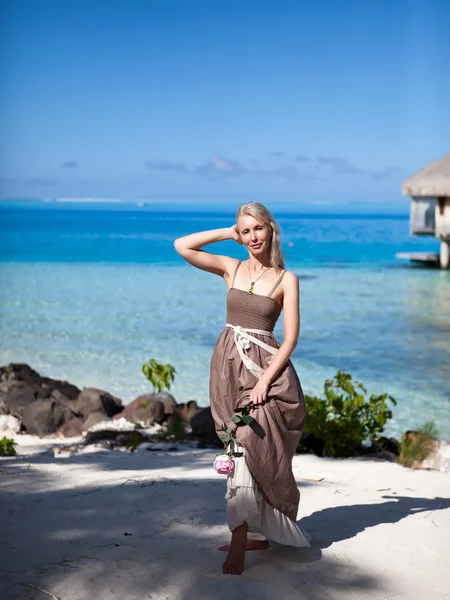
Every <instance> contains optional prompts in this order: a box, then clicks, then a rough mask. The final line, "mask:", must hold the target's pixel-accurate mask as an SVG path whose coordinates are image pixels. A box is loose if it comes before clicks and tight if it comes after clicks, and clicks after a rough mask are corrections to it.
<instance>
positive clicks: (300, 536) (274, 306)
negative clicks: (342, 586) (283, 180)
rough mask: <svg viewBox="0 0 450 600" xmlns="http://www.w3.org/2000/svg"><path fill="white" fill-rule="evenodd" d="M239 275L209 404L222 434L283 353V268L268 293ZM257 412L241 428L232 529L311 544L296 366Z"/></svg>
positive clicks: (231, 491) (214, 363)
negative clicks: (304, 509) (299, 463)
mask: <svg viewBox="0 0 450 600" xmlns="http://www.w3.org/2000/svg"><path fill="white" fill-rule="evenodd" d="M239 264H240V263H239ZM239 264H238V266H237V268H236V272H237V270H238V268H239ZM236 272H235V274H234V277H233V282H232V284H231V288H230V290H229V292H228V295H227V325H226V327H225V328H224V330H223V331H222V332H221V334H220V335H219V338H218V340H217V343H216V345H215V348H214V351H213V355H212V359H211V372H210V403H211V412H212V416H213V419H214V422H215V427H216V431H217V433H220V432H221V430H222V425H223V424H226V425H228V426H229V427H234V424H233V423H232V421H231V419H232V417H233V416H234V414H235V413H234V409H236V408H239V407H242V406H244V405H246V404H248V402H249V396H250V392H251V391H252V389H253V388H254V387H255V385H256V383H257V381H258V377H260V375H261V373H262V371H263V370H264V369H265V368H267V366H268V364H269V363H270V360H271V359H272V356H273V353H274V352H275V351H276V350H277V349H278V348H279V343H278V342H277V341H276V339H275V338H274V337H273V333H272V332H273V329H274V327H275V324H276V322H277V320H278V318H279V316H280V314H281V306H280V305H279V303H278V302H277V301H276V300H274V299H273V298H272V295H273V292H274V291H275V289H276V288H277V287H278V285H279V283H280V281H281V279H282V277H283V275H284V273H285V271H283V273H282V274H281V276H280V277H279V279H278V281H277V282H276V284H275V286H274V287H273V289H272V291H271V292H270V294H269V295H268V296H263V295H261V294H255V293H252V294H249V293H248V292H246V291H245V290H241V289H237V288H234V287H233V285H234V279H235V277H236ZM251 414H252V416H253V417H254V419H255V420H256V423H255V424H253V425H244V426H239V427H238V428H237V432H236V437H237V440H238V442H239V445H240V447H241V449H242V450H243V452H244V456H243V457H241V458H234V459H233V460H234V463H235V468H234V470H233V472H232V473H231V474H230V475H228V480H227V495H226V498H227V500H228V502H227V510H226V516H227V522H228V526H229V528H230V531H233V530H234V529H235V528H236V527H237V526H239V525H241V524H242V523H244V522H245V523H247V524H248V531H249V534H248V537H249V538H253V539H270V540H273V541H276V542H279V543H281V544H287V545H292V546H298V547H308V546H309V535H308V534H307V533H306V532H303V531H302V530H301V529H300V528H299V527H298V526H297V525H296V523H295V520H296V518H297V512H298V505H299V501H300V492H299V490H298V488H297V485H296V483H295V479H294V475H293V473H292V458H293V456H294V454H295V450H296V448H297V445H298V442H299V440H300V437H301V434H302V431H303V427H304V422H305V416H306V409H305V400H304V397H303V391H302V388H301V384H300V381H299V378H298V376H297V373H296V371H295V369H294V367H293V365H292V363H291V362H290V361H288V362H287V363H286V365H285V366H284V367H283V368H282V370H281V371H280V373H279V374H278V376H277V377H276V378H275V379H274V380H273V381H272V383H271V385H270V388H269V392H268V398H267V400H266V402H265V403H264V404H263V405H261V406H259V407H258V408H257V409H256V410H254V411H253V412H252V413H251Z"/></svg>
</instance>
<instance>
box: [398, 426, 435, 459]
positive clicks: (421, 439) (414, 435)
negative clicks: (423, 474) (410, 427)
mask: <svg viewBox="0 0 450 600" xmlns="http://www.w3.org/2000/svg"><path fill="white" fill-rule="evenodd" d="M438 435H439V431H438V428H437V427H436V424H435V422H434V421H427V422H426V423H424V424H423V425H418V426H417V427H416V429H415V430H414V431H408V432H406V433H405V434H404V436H403V438H402V441H401V443H400V456H399V459H398V461H399V463H400V464H401V465H403V466H404V467H409V468H412V467H414V466H417V465H419V464H420V463H421V462H423V461H424V460H425V459H426V458H427V457H428V456H429V455H430V454H431V452H432V451H433V449H434V445H435V439H436V438H437V437H438Z"/></svg>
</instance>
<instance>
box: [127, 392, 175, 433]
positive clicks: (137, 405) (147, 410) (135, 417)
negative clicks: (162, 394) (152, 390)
mask: <svg viewBox="0 0 450 600" xmlns="http://www.w3.org/2000/svg"><path fill="white" fill-rule="evenodd" d="M164 414H165V408H164V404H163V402H161V400H158V399H157V398H156V397H155V396H154V395H153V394H142V395H141V396H138V397H137V398H136V399H135V400H133V402H130V404H128V405H127V406H125V408H124V409H123V411H122V412H121V413H120V416H121V417H123V418H124V419H126V420H127V421H131V423H136V424H138V425H142V426H144V427H148V426H149V425H153V423H162V422H163V421H164Z"/></svg>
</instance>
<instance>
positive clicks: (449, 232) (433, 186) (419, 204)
mask: <svg viewBox="0 0 450 600" xmlns="http://www.w3.org/2000/svg"><path fill="white" fill-rule="evenodd" d="M402 194H403V195H404V196H411V211H410V221H409V224H410V233H411V235H432V236H434V237H437V238H438V239H439V240H440V242H441V247H440V252H439V254H436V253H434V252H411V253H399V254H397V257H398V258H407V259H409V260H412V261H417V262H426V263H434V264H437V265H438V266H440V267H441V269H448V268H449V244H450V153H449V154H446V155H445V156H443V157H442V158H440V159H439V160H435V161H433V162H431V163H429V164H428V165H426V166H425V167H424V168H423V169H421V170H420V171H418V172H417V173H414V175H411V177H408V179H405V181H404V182H403V184H402Z"/></svg>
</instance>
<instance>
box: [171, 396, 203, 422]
mask: <svg viewBox="0 0 450 600" xmlns="http://www.w3.org/2000/svg"><path fill="white" fill-rule="evenodd" d="M201 410H202V409H201V408H200V407H199V406H198V404H197V402H196V401H195V400H189V402H187V403H186V404H178V405H177V407H176V409H175V414H176V415H177V416H178V417H179V418H180V419H181V420H182V421H183V423H187V424H190V422H191V419H192V417H193V416H194V415H195V414H196V413H198V412H200V411H201Z"/></svg>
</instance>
